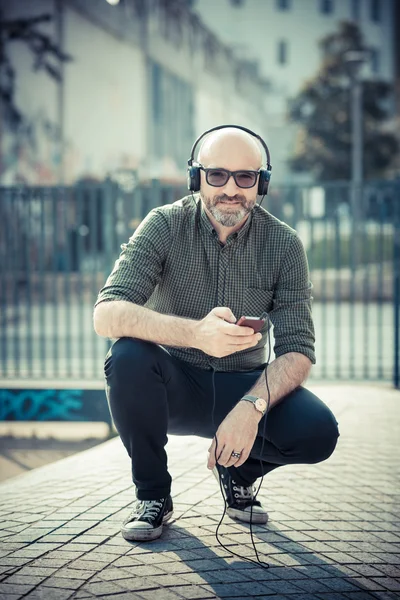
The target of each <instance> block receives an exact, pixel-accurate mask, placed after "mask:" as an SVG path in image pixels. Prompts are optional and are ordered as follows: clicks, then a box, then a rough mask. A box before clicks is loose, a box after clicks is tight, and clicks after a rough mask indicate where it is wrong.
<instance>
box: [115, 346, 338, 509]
mask: <svg viewBox="0 0 400 600" xmlns="http://www.w3.org/2000/svg"><path fill="white" fill-rule="evenodd" d="M263 370H264V369H263V367H260V369H256V370H253V371H246V372H215V374H213V372H212V371H211V370H210V371H207V370H204V369H200V368H198V367H194V366H191V365H190V364H188V363H186V362H184V361H181V360H178V359H176V358H174V357H173V356H171V355H170V354H169V352H167V350H166V349H165V348H163V347H162V346H159V345H157V344H154V343H152V342H147V341H143V340H139V339H136V338H121V339H119V340H118V341H117V342H115V344H114V345H113V346H112V348H111V349H110V351H109V353H108V354H107V357H106V361H105V376H106V392H107V399H108V403H109V406H110V411H111V414H112V418H113V421H114V424H115V427H116V429H117V431H118V433H119V435H120V436H121V439H122V442H123V444H124V446H125V448H126V450H127V451H128V454H129V456H130V458H131V460H132V480H133V483H134V484H135V485H136V488H137V489H136V494H137V497H138V498H139V499H140V500H155V499H157V498H163V497H165V496H166V495H167V494H169V493H170V489H171V476H170V474H169V473H168V469H167V454H166V451H165V446H166V444H167V433H170V434H177V435H198V436H201V437H205V438H210V439H211V438H213V437H214V434H215V427H216V428H217V427H218V426H219V424H220V423H221V422H222V421H223V419H224V418H225V416H226V415H227V414H228V412H229V411H230V410H231V409H232V408H233V407H234V406H235V404H236V403H237V402H238V401H239V400H240V398H241V396H243V395H244V394H245V393H247V392H248V391H249V389H250V388H251V387H252V385H253V384H254V383H255V382H256V380H257V379H258V378H259V376H260V374H261V373H262V371H263ZM213 376H214V383H215V410H214V419H212V409H213V382H212V377H213ZM264 419H265V417H264V418H263V419H261V421H260V424H259V430H258V436H257V438H256V440H255V443H254V445H253V449H252V451H251V454H250V456H249V458H248V459H247V461H246V462H245V463H244V464H243V465H242V466H241V467H239V468H238V469H236V468H235V467H230V471H231V474H232V476H234V478H235V480H236V481H237V482H238V483H239V484H240V485H246V486H248V485H250V484H252V483H253V482H255V481H256V479H257V478H258V477H261V475H262V474H263V473H264V474H265V473H268V472H270V471H272V470H273V469H276V468H277V467H279V466H281V465H289V464H295V463H317V462H320V461H322V460H325V459H326V458H328V457H329V456H330V455H331V454H332V452H333V450H334V449H335V446H336V442H337V438H338V436H339V432H338V428H337V422H336V419H335V417H334V415H333V414H332V412H331V411H330V410H329V408H328V407H327V406H326V405H325V404H324V403H323V402H322V401H321V400H319V399H318V398H317V397H316V396H315V395H314V394H312V393H311V392H310V391H309V390H306V389H305V388H303V387H301V386H300V387H298V388H297V389H295V390H294V391H293V392H291V393H290V394H288V395H287V396H286V397H285V398H283V399H282V400H281V401H280V402H279V403H278V404H277V405H275V406H274V407H273V408H271V409H270V411H269V413H268V415H267V422H266V427H265V440H264V446H263V448H262V455H261V446H262V442H263V428H264ZM213 422H214V423H215V427H214V426H213ZM260 459H261V463H260ZM206 460H207V457H206V456H205V457H204V461H206ZM262 472H263V473H262Z"/></svg>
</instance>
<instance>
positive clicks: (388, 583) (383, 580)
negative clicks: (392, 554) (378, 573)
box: [372, 577, 400, 595]
mask: <svg viewBox="0 0 400 600" xmlns="http://www.w3.org/2000/svg"><path fill="white" fill-rule="evenodd" d="M372 579H373V581H375V582H376V583H379V585H381V586H382V587H384V588H386V589H387V590H389V591H392V592H400V581H399V580H398V579H397V580H396V579H394V578H393V577H379V579H375V578H374V577H373V578H372ZM399 595H400V594H399Z"/></svg>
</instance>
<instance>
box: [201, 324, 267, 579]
mask: <svg viewBox="0 0 400 600" xmlns="http://www.w3.org/2000/svg"><path fill="white" fill-rule="evenodd" d="M264 317H265V318H267V322H268V359H267V363H266V365H265V370H264V374H265V383H266V387H267V393H268V399H267V408H266V410H265V415H264V424H263V433H262V438H263V439H262V443H261V450H260V459H259V460H260V467H261V481H260V484H259V486H258V489H257V491H256V493H255V495H254V497H253V498H252V500H253V501H254V500H256V498H257V496H258V493H259V491H260V489H261V486H262V483H263V481H264V467H263V464H262V455H263V450H264V444H265V435H266V424H267V415H268V410H269V406H270V401H271V393H270V389H269V385H268V375H267V371H268V365H269V361H270V358H271V337H270V325H271V321H270V318H269V315H268V313H263V314H262V318H264ZM210 365H211V368H212V371H213V372H212V386H213V408H212V423H213V428H214V431H215V432H216V430H217V427H216V425H215V420H214V412H215V400H216V393H215V381H214V377H215V368H214V366H213V365H212V363H210ZM214 438H215V449H214V458H215V462H216V463H217V460H218V459H217V448H218V439H217V434H216V433H215V435H214ZM218 480H219V487H220V491H221V495H222V498H223V500H224V511H223V513H222V517H221V519H220V521H219V523H218V525H217V529H216V531H215V538H216V540H217V542H218V543H219V545H220V546H221V547H222V548H224V550H227V551H228V552H229V553H230V554H233V555H234V556H238V557H239V558H241V559H243V560H247V561H248V562H252V563H254V564H255V565H259V566H261V567H263V568H264V569H268V568H269V563H266V562H264V561H262V560H260V558H259V554H258V550H257V548H256V545H255V543H254V537H253V526H252V525H253V504H251V505H250V537H251V543H252V546H253V548H254V552H255V555H256V557H257V560H253V559H252V558H249V557H247V556H242V555H241V554H238V553H237V552H234V551H233V550H231V549H230V548H227V547H226V546H225V545H224V544H223V543H222V542H221V540H220V538H219V533H218V530H219V528H220V526H221V525H222V522H223V520H224V517H225V514H226V505H227V500H226V498H225V495H224V491H223V489H222V481H221V478H220V477H218ZM251 487H253V484H252V486H251Z"/></svg>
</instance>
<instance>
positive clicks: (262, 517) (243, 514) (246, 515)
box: [212, 467, 268, 524]
mask: <svg viewBox="0 0 400 600" xmlns="http://www.w3.org/2000/svg"><path fill="white" fill-rule="evenodd" d="M212 472H213V474H214V477H215V479H216V480H217V481H218V485H219V486H220V489H221V487H222V493H223V494H224V499H225V502H226V493H225V489H224V486H223V485H222V486H221V484H220V478H219V473H218V469H217V467H214V468H213V470H212ZM257 509H259V507H253V510H252V511H251V509H246V510H239V509H237V508H229V507H227V509H226V514H227V515H228V517H230V518H231V519H235V521H242V522H243V523H250V522H251V523H258V524H259V523H262V524H265V523H267V522H268V513H267V512H266V511H265V510H263V512H261V513H260V512H257ZM250 511H251V512H250Z"/></svg>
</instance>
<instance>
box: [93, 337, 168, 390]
mask: <svg viewBox="0 0 400 600" xmlns="http://www.w3.org/2000/svg"><path fill="white" fill-rule="evenodd" d="M162 352H163V350H162V349H161V348H160V347H159V346H157V344H154V343H153V342H148V341H146V340H140V339H137V338H129V337H123V338H120V339H119V340H117V341H116V342H115V343H114V344H113V346H112V347H111V349H110V351H109V353H108V355H107V357H106V360H105V366H104V370H105V374H106V377H107V379H110V378H112V379H115V378H116V379H118V381H127V380H129V381H132V380H134V379H135V377H136V376H140V377H143V374H144V373H146V372H147V371H148V370H149V369H150V368H151V367H152V366H153V365H154V362H155V361H156V360H157V358H158V357H159V355H160V353H162Z"/></svg>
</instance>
